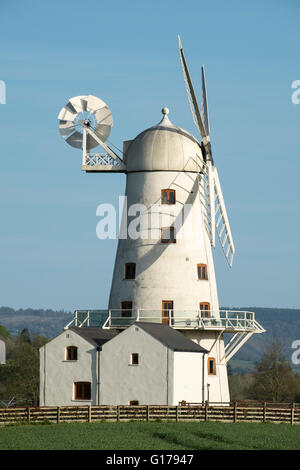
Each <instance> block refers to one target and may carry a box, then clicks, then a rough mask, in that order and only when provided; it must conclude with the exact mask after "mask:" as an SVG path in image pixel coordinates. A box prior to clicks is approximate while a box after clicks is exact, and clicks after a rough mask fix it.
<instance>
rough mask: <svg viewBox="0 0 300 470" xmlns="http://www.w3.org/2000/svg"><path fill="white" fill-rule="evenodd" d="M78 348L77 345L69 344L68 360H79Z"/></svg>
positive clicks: (67, 350)
mask: <svg viewBox="0 0 300 470" xmlns="http://www.w3.org/2000/svg"><path fill="white" fill-rule="evenodd" d="M77 352H78V348H77V347H76V346H68V347H67V349H66V360H67V361H77V358H78V354H77Z"/></svg>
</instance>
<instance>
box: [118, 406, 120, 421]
mask: <svg viewBox="0 0 300 470" xmlns="http://www.w3.org/2000/svg"><path fill="white" fill-rule="evenodd" d="M119 421H120V406H119V405H117V422H119Z"/></svg>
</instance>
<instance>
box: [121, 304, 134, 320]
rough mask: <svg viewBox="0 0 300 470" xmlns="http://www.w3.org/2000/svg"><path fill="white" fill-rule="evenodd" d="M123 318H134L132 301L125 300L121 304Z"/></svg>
mask: <svg viewBox="0 0 300 470" xmlns="http://www.w3.org/2000/svg"><path fill="white" fill-rule="evenodd" d="M121 309H122V311H121V316H122V317H131V316H132V302H131V301H130V300H124V302H121Z"/></svg>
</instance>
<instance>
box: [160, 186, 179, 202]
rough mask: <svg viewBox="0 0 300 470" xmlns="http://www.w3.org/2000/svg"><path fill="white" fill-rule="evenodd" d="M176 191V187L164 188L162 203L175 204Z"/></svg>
mask: <svg viewBox="0 0 300 470" xmlns="http://www.w3.org/2000/svg"><path fill="white" fill-rule="evenodd" d="M175 196H176V193H175V190H174V189H162V190H161V203H162V204H175V203H176V197H175Z"/></svg>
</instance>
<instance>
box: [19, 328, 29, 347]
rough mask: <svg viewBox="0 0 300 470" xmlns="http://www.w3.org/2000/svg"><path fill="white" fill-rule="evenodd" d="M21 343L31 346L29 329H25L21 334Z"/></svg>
mask: <svg viewBox="0 0 300 470" xmlns="http://www.w3.org/2000/svg"><path fill="white" fill-rule="evenodd" d="M18 339H19V341H21V342H24V343H28V344H31V338H30V333H29V331H28V329H27V328H24V329H23V330H22V331H21V333H20V334H19V338H18Z"/></svg>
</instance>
